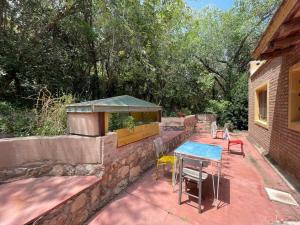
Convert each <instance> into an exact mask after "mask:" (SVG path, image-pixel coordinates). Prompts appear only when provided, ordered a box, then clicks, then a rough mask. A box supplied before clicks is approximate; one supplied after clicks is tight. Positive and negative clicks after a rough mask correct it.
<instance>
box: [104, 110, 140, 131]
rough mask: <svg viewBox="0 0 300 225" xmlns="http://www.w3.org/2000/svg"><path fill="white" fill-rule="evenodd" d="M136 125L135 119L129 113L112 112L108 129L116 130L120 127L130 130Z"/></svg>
mask: <svg viewBox="0 0 300 225" xmlns="http://www.w3.org/2000/svg"><path fill="white" fill-rule="evenodd" d="M135 126H136V121H135V119H134V118H133V117H132V116H130V115H129V113H112V114H110V118H109V130H110V131H116V130H118V129H122V128H128V129H130V130H132V129H133V128H134V127H135Z"/></svg>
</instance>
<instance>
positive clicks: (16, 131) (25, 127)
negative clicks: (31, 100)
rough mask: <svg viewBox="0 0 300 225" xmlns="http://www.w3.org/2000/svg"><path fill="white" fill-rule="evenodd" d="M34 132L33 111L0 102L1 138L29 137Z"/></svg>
mask: <svg viewBox="0 0 300 225" xmlns="http://www.w3.org/2000/svg"><path fill="white" fill-rule="evenodd" d="M34 132H35V114H34V111H33V110H30V109H27V108H24V107H18V106H16V105H12V104H10V103H8V102H0V134H1V136H29V135H33V134H34Z"/></svg>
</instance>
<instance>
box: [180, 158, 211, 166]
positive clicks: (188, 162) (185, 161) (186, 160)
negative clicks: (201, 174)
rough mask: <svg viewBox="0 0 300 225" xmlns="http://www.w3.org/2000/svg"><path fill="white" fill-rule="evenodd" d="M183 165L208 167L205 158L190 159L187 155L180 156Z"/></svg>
mask: <svg viewBox="0 0 300 225" xmlns="http://www.w3.org/2000/svg"><path fill="white" fill-rule="evenodd" d="M182 163H183V167H187V166H188V167H193V168H199V166H201V168H203V167H208V165H209V161H207V160H199V159H191V158H187V157H183V158H182Z"/></svg>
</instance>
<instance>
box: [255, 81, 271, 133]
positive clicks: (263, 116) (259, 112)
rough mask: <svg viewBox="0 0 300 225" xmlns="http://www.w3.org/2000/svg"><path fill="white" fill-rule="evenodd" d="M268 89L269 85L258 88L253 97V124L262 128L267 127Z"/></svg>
mask: <svg viewBox="0 0 300 225" xmlns="http://www.w3.org/2000/svg"><path fill="white" fill-rule="evenodd" d="M268 87H269V84H268V83H266V84H263V85H261V86H259V87H258V88H257V89H256V91H255V94H256V97H255V122H256V123H257V124H259V125H261V126H263V127H266V128H267V127H268V111H269V103H268Z"/></svg>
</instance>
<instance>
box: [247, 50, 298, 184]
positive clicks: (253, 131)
mask: <svg viewBox="0 0 300 225" xmlns="http://www.w3.org/2000/svg"><path fill="white" fill-rule="evenodd" d="M299 52H300V49H297V50H295V52H291V53H290V54H288V55H286V56H284V57H282V58H281V57H279V58H274V59H272V60H270V61H269V62H267V63H265V65H263V66H262V67H261V68H260V69H259V70H258V71H257V72H256V73H255V74H254V75H253V76H251V77H250V78H249V134H250V136H251V137H252V138H253V139H254V140H255V141H256V142H257V143H258V144H259V145H260V146H261V147H263V148H264V149H265V150H266V151H267V152H268V154H269V155H270V157H271V158H273V159H274V160H275V161H276V162H277V163H278V165H279V166H280V167H281V168H282V169H284V170H286V171H287V172H289V173H290V174H292V175H294V176H295V177H296V178H297V179H298V180H300V164H299V160H300V132H297V131H294V130H291V129H289V128H288V102H289V96H288V91H289V68H290V67H291V66H292V65H294V64H296V63H298V62H299V61H300V54H299ZM265 82H269V112H268V127H263V126H261V125H259V124H257V123H255V121H254V103H255V100H254V99H255V89H256V87H258V86H259V85H261V84H263V83H265Z"/></svg>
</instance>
